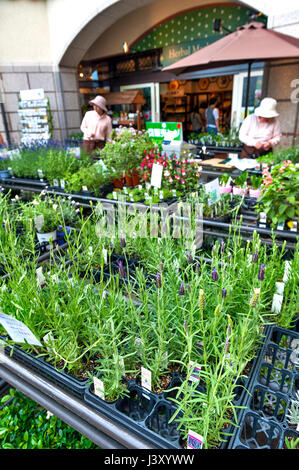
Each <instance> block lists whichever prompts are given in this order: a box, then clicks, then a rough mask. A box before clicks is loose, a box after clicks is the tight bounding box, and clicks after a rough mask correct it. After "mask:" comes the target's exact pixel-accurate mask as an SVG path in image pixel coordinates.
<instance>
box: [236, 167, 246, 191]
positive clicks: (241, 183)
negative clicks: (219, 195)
mask: <svg viewBox="0 0 299 470" xmlns="http://www.w3.org/2000/svg"><path fill="white" fill-rule="evenodd" d="M247 178H248V172H247V171H243V173H241V174H240V175H239V176H237V177H236V179H235V184H234V186H233V194H235V195H244V194H246V193H247V187H246V186H247Z"/></svg>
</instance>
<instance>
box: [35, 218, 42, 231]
mask: <svg viewBox="0 0 299 470" xmlns="http://www.w3.org/2000/svg"><path fill="white" fill-rule="evenodd" d="M34 223H35V227H36V230H37V231H38V232H41V230H42V228H43V225H44V216H43V215H38V216H36V217H35V218H34Z"/></svg>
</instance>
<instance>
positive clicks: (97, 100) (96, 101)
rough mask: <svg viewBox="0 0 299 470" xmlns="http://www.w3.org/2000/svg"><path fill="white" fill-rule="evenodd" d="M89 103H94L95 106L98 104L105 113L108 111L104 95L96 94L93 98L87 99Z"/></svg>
mask: <svg viewBox="0 0 299 470" xmlns="http://www.w3.org/2000/svg"><path fill="white" fill-rule="evenodd" d="M89 104H94V105H95V106H98V107H99V108H101V109H102V110H103V111H105V113H108V109H107V108H106V100H105V98H104V96H100V95H98V96H96V97H95V98H94V99H93V100H90V101H89Z"/></svg>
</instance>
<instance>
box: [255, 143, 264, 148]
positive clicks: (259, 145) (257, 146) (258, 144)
mask: <svg viewBox="0 0 299 470" xmlns="http://www.w3.org/2000/svg"><path fill="white" fill-rule="evenodd" d="M262 146H263V144H262V142H256V144H255V148H256V149H258V150H259V149H261V148H262Z"/></svg>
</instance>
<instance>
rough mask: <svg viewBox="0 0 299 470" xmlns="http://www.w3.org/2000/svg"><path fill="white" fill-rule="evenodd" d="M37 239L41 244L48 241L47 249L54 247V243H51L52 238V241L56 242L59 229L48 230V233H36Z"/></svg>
mask: <svg viewBox="0 0 299 470" xmlns="http://www.w3.org/2000/svg"><path fill="white" fill-rule="evenodd" d="M36 235H37V239H38V242H39V244H40V245H41V244H42V243H47V250H50V249H51V248H53V243H50V240H52V242H55V241H56V240H57V231H56V230H54V231H53V232H48V233H38V232H37V233H36Z"/></svg>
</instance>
